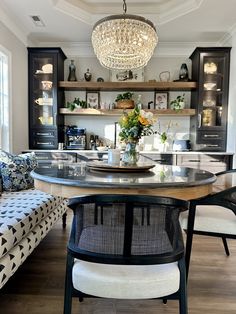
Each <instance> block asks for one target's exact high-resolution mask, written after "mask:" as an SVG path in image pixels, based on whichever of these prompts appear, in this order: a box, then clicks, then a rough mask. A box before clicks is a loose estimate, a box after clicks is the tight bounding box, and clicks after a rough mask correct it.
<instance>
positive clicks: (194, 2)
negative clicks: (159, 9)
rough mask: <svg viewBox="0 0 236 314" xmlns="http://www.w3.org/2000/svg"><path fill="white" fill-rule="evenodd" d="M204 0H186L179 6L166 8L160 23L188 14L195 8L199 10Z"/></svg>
mask: <svg viewBox="0 0 236 314" xmlns="http://www.w3.org/2000/svg"><path fill="white" fill-rule="evenodd" d="M203 1H204V0H190V1H185V2H184V3H181V4H180V5H178V6H175V7H173V8H170V9H169V10H166V11H165V13H161V14H160V15H159V20H158V24H159V25H162V24H165V23H168V22H170V21H173V20H175V19H177V18H179V17H181V16H183V15H185V14H188V13H190V12H192V11H194V10H197V9H198V8H199V7H200V6H201V4H202V2H203Z"/></svg>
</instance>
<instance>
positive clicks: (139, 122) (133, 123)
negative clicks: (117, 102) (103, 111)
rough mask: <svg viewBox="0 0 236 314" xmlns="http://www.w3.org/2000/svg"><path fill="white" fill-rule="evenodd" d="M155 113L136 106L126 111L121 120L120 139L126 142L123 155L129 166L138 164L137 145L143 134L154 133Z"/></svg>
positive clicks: (123, 160)
mask: <svg viewBox="0 0 236 314" xmlns="http://www.w3.org/2000/svg"><path fill="white" fill-rule="evenodd" d="M154 122H155V121H154V119H153V113H152V112H146V111H144V110H142V109H139V108H137V107H135V108H134V109H133V110H132V111H130V112H126V111H124V114H123V116H122V117H121V119H120V121H119V125H120V127H121V130H120V133H119V136H120V140H121V141H123V142H125V143H126V148H125V151H124V153H123V156H122V163H123V164H124V165H127V166H132V165H136V164H137V161H138V159H139V153H138V151H137V149H136V146H137V144H138V142H139V140H140V138H141V137H142V136H147V135H151V134H154V133H155V132H154V130H153V124H154Z"/></svg>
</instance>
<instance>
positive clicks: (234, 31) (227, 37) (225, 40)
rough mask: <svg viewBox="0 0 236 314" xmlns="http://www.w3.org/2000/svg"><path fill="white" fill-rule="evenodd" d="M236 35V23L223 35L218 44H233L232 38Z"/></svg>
mask: <svg viewBox="0 0 236 314" xmlns="http://www.w3.org/2000/svg"><path fill="white" fill-rule="evenodd" d="M235 35H236V23H235V24H234V25H233V26H232V27H231V28H230V29H229V30H228V32H226V33H225V34H224V36H222V38H221V39H220V40H219V41H218V42H217V45H218V46H226V45H227V46H231V45H232V38H233V37H234V36H235Z"/></svg>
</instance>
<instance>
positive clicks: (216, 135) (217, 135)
mask: <svg viewBox="0 0 236 314" xmlns="http://www.w3.org/2000/svg"><path fill="white" fill-rule="evenodd" d="M203 137H205V138H209V137H211V138H213V137H214V138H216V137H217V138H218V137H219V134H204V135H203Z"/></svg>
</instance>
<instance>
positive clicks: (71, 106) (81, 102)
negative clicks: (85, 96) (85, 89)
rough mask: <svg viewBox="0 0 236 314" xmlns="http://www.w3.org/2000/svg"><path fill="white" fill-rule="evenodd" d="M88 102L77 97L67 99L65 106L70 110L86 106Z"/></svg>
mask: <svg viewBox="0 0 236 314" xmlns="http://www.w3.org/2000/svg"><path fill="white" fill-rule="evenodd" d="M87 107H88V104H87V102H86V101H85V100H81V99H80V98H79V97H78V98H76V97H75V99H74V101H71V102H69V101H67V103H66V108H68V109H69V110H70V111H74V110H75V109H76V108H87Z"/></svg>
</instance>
